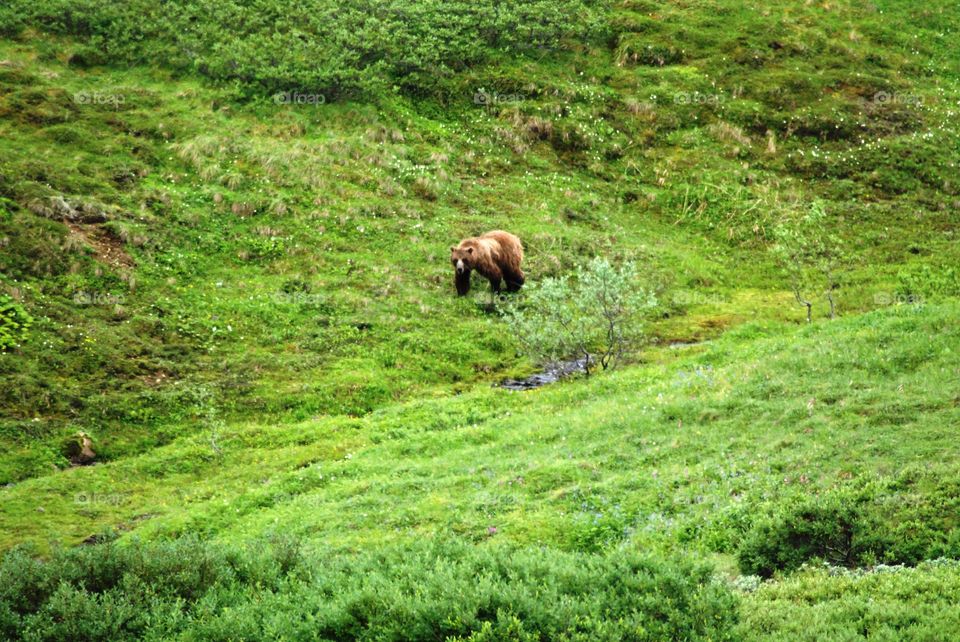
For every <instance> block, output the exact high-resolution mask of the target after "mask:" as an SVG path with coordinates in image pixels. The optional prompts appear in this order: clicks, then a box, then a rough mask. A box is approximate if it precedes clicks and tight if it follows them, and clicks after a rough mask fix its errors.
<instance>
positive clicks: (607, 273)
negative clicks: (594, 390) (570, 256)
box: [502, 257, 656, 374]
mask: <svg viewBox="0 0 960 642" xmlns="http://www.w3.org/2000/svg"><path fill="white" fill-rule="evenodd" d="M655 305H656V298H655V297H654V295H653V294H652V293H651V292H650V291H648V290H647V289H645V288H644V287H642V286H641V285H640V283H639V279H638V275H637V270H636V267H635V266H634V265H633V264H632V263H626V264H624V265H623V266H621V267H619V268H616V267H614V266H613V265H612V264H611V263H610V262H609V261H607V260H606V259H603V258H599V257H598V258H595V259H593V260H592V261H591V262H590V263H589V264H587V266H586V267H584V266H580V267H578V268H577V279H576V283H575V285H571V284H570V281H569V279H568V278H567V277H566V276H563V277H559V278H548V279H544V281H543V282H542V283H540V284H539V285H531V286H530V287H529V289H528V294H527V296H526V298H525V300H524V301H522V303H516V302H512V301H507V302H506V303H505V304H504V305H503V306H502V310H503V312H504V314H505V316H506V319H507V321H508V323H509V324H510V326H511V327H512V329H513V332H514V334H515V336H517V337H518V338H519V340H520V342H521V344H522V345H523V348H524V350H525V351H526V352H527V353H528V354H530V356H532V357H533V358H535V359H537V360H539V361H541V362H550V361H555V360H557V359H560V358H569V357H576V358H578V359H580V360H581V361H582V364H583V368H584V371H585V372H586V373H587V374H590V368H591V367H592V366H593V365H595V364H600V366H601V367H602V368H603V369H604V370H606V369H607V368H610V367H613V366H615V365H616V363H617V362H618V361H619V360H620V359H621V358H622V357H623V356H624V354H625V353H626V352H627V351H628V350H629V349H630V348H631V347H633V346H635V345H636V344H637V343H638V342H639V341H640V339H641V338H642V336H643V332H642V328H643V326H642V323H641V314H642V313H643V312H644V311H646V310H648V309H650V308H652V307H654V306H655Z"/></svg>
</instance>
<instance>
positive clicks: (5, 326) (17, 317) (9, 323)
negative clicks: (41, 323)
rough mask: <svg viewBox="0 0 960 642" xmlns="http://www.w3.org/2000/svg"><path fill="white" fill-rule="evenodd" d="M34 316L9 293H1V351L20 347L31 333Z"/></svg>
mask: <svg viewBox="0 0 960 642" xmlns="http://www.w3.org/2000/svg"><path fill="white" fill-rule="evenodd" d="M32 324H33V318H32V317H31V316H30V315H29V314H27V311H26V310H24V309H23V306H22V305H20V304H19V303H17V302H16V301H14V300H13V299H12V298H11V297H10V296H8V295H5V294H4V295H0V351H3V350H7V349H9V348H15V347H18V346H19V345H20V344H21V343H23V342H24V341H25V340H26V339H27V336H28V335H29V333H30V326H31V325H32Z"/></svg>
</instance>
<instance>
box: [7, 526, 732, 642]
mask: <svg viewBox="0 0 960 642" xmlns="http://www.w3.org/2000/svg"><path fill="white" fill-rule="evenodd" d="M252 551H256V552H252ZM0 575H2V576H3V577H4V583H3V585H2V586H0V635H2V636H4V637H6V638H7V639H18V638H23V637H24V636H26V637H29V639H31V640H95V639H103V640H107V639H109V640H130V639H138V638H152V639H159V638H163V639H170V638H172V637H177V636H182V637H183V638H185V639H203V640H228V639H229V640H236V639H323V640H398V641H399V640H409V641H414V640H442V639H454V640H473V641H474V642H476V641H478V640H545V639H547V640H583V641H586V640H622V639H630V640H664V639H685V640H729V639H732V638H731V636H730V630H731V629H732V627H733V626H734V624H735V617H736V616H735V612H736V607H737V604H736V601H735V598H734V597H733V596H732V594H731V593H730V591H729V590H728V589H727V588H725V587H723V586H722V585H720V584H718V583H716V582H715V581H713V579H712V577H711V572H710V570H709V569H708V568H706V567H704V566H699V565H693V564H690V563H685V562H680V561H662V560H651V559H646V558H643V557H640V556H637V555H635V554H629V553H617V554H613V555H608V556H599V555H575V554H567V553H560V552H556V551H550V550H546V549H536V550H531V549H527V550H524V549H512V548H476V547H472V546H469V545H466V544H463V543H458V542H451V541H446V542H433V543H429V542H427V543H419V544H415V545H409V546H401V547H393V548H388V549H383V550H380V551H378V552H371V553H363V554H357V555H336V556H330V557H324V558H318V557H316V558H315V557H308V556H306V555H304V554H303V553H302V552H301V551H300V550H299V549H298V548H297V547H296V546H295V545H291V543H290V542H288V541H283V542H277V541H274V542H273V543H270V544H269V545H266V546H255V547H250V548H244V549H231V550H227V549H223V548H218V547H215V546H213V545H211V544H206V543H203V542H200V541H197V540H194V539H185V540H180V541H174V542H169V543H156V544H139V543H134V544H131V545H127V546H121V545H118V544H117V543H115V542H110V541H107V542H105V543H101V544H96V545H92V546H87V547H80V548H76V549H71V550H67V551H60V552H58V553H56V554H55V555H54V557H53V558H52V559H51V560H49V561H47V562H42V561H37V560H35V559H33V558H31V557H30V556H29V555H27V554H26V553H25V552H24V551H22V550H15V551H12V552H9V553H7V554H6V555H5V556H4V558H3V560H2V562H0Z"/></svg>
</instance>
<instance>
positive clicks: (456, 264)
mask: <svg viewBox="0 0 960 642" xmlns="http://www.w3.org/2000/svg"><path fill="white" fill-rule="evenodd" d="M475 257H476V249H475V248H474V247H473V245H470V244H467V243H461V244H460V245H456V246H453V247H451V248H450V262H451V263H452V264H453V269H455V270H456V271H457V274H468V273H469V272H470V270H472V269H473V266H474V261H475Z"/></svg>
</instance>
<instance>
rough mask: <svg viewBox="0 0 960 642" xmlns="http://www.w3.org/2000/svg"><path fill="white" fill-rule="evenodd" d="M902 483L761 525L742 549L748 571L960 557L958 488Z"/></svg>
mask: <svg viewBox="0 0 960 642" xmlns="http://www.w3.org/2000/svg"><path fill="white" fill-rule="evenodd" d="M901 483H902V482H894V481H890V482H887V483H884V484H877V485H874V486H870V487H867V488H865V489H861V490H859V491H849V490H845V491H832V492H830V493H829V494H827V495H823V496H819V497H815V498H813V499H808V500H805V501H804V502H803V503H801V504H799V505H797V506H794V507H792V508H790V509H788V510H786V511H785V512H784V513H782V514H780V515H778V516H776V517H773V518H770V519H765V520H760V521H758V522H757V523H756V524H754V526H753V527H752V528H751V529H750V531H749V532H748V533H747V534H746V536H745V537H744V538H743V541H742V543H741V545H740V547H739V550H738V551H737V557H738V561H739V565H740V569H741V570H742V571H743V572H744V573H749V574H753V575H760V576H763V577H770V576H771V575H773V574H774V573H775V572H777V571H792V570H795V569H798V568H800V567H801V566H802V565H803V564H805V563H807V562H812V561H815V560H819V561H823V562H827V563H829V564H832V565H834V566H842V567H847V568H861V567H869V566H873V565H875V564H881V563H882V564H909V565H915V564H918V563H920V562H922V561H924V560H931V559H938V558H942V557H947V558H960V532H958V531H957V528H956V527H957V524H956V521H957V517H956V516H957V515H958V510H960V492H958V491H960V488H958V482H957V481H956V480H951V479H947V480H939V481H937V482H935V483H936V486H935V487H933V488H926V487H924V488H922V490H921V489H920V488H912V489H909V488H908V489H906V490H905V489H902V488H901V489H899V490H898V486H899V485H900V484H901ZM926 483H929V482H925V484H926Z"/></svg>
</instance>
